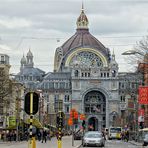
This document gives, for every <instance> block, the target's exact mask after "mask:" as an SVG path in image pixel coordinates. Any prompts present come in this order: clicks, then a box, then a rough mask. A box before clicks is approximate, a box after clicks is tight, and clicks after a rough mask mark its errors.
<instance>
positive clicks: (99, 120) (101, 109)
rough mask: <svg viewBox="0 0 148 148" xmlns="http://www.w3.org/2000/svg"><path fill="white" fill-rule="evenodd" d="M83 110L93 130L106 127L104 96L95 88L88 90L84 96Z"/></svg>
mask: <svg viewBox="0 0 148 148" xmlns="http://www.w3.org/2000/svg"><path fill="white" fill-rule="evenodd" d="M84 112H85V115H86V116H87V117H88V118H87V119H88V126H90V125H91V124H92V125H93V126H94V129H95V130H101V128H105V127H106V98H105V95H104V94H103V93H102V92H100V91H97V90H93V91H90V92H88V93H87V94H86V95H85V96H84Z"/></svg>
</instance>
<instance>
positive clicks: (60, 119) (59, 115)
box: [56, 112, 64, 128]
mask: <svg viewBox="0 0 148 148" xmlns="http://www.w3.org/2000/svg"><path fill="white" fill-rule="evenodd" d="M56 123H57V127H58V128H63V127H64V113H63V112H58V113H57V118H56Z"/></svg>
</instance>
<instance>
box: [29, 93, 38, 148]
mask: <svg viewBox="0 0 148 148" xmlns="http://www.w3.org/2000/svg"><path fill="white" fill-rule="evenodd" d="M32 123H33V92H31V93H30V126H29V144H28V147H29V148H35V147H36V144H35V139H34V138H33V136H32Z"/></svg>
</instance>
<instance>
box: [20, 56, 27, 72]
mask: <svg viewBox="0 0 148 148" xmlns="http://www.w3.org/2000/svg"><path fill="white" fill-rule="evenodd" d="M25 66H26V58H25V56H24V54H23V57H22V59H21V67H20V71H22V69H23V68H24V67H25Z"/></svg>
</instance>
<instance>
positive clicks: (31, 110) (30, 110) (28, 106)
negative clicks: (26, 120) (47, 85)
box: [24, 92, 39, 115]
mask: <svg viewBox="0 0 148 148" xmlns="http://www.w3.org/2000/svg"><path fill="white" fill-rule="evenodd" d="M31 102H32V103H31ZM38 106H39V95H38V94H37V93H35V92H28V93H27V94H26V95H25V103H24V110H25V112H26V113H27V114H28V115H31V114H32V115H35V114H36V113H37V112H38Z"/></svg>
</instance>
